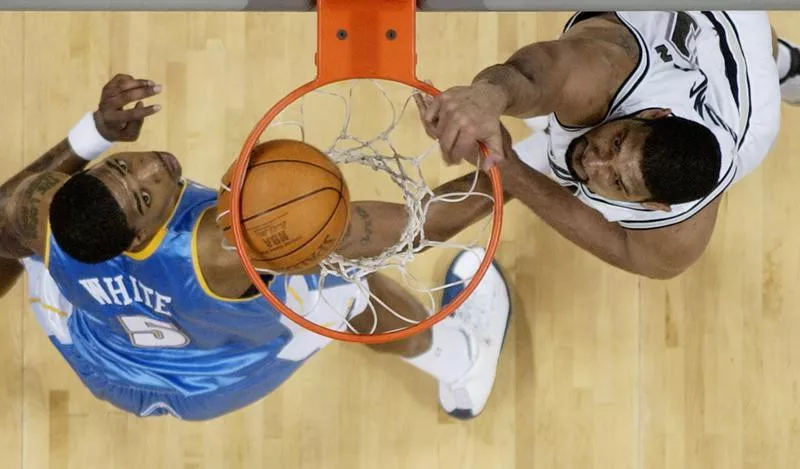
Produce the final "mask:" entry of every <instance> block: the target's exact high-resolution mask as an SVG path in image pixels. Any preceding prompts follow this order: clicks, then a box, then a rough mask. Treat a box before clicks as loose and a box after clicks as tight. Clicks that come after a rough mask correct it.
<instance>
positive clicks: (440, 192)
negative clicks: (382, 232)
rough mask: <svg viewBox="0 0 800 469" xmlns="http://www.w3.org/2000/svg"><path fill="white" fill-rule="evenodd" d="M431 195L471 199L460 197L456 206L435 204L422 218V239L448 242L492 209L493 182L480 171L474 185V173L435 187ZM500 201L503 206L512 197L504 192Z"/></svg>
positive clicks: (440, 202)
mask: <svg viewBox="0 0 800 469" xmlns="http://www.w3.org/2000/svg"><path fill="white" fill-rule="evenodd" d="M473 185H474V187H473ZM433 193H434V196H435V197H441V196H446V195H448V194H466V193H469V194H470V195H469V196H467V197H463V200H462V198H458V200H459V202H446V201H443V200H434V202H433V203H431V204H430V207H429V209H428V213H427V214H426V216H425V238H426V239H428V240H430V241H436V242H444V241H447V240H448V239H450V238H452V237H453V236H455V235H456V234H458V233H459V232H460V231H462V230H464V229H465V228H467V227H468V226H470V225H472V224H473V223H475V222H477V221H478V220H481V219H482V218H484V217H486V216H487V215H489V214H490V213H491V212H492V210H493V209H494V202H495V201H494V197H493V193H492V180H491V178H489V176H488V175H487V174H486V173H484V172H483V171H480V172H478V173H477V181H476V173H475V172H470V173H468V174H465V175H463V176H461V177H459V178H456V179H453V180H451V181H448V182H446V183H444V184H442V185H440V186H438V187H436V188H435V189H434V190H433ZM490 197H491V198H490ZM503 198H504V203H508V202H509V201H510V200H511V199H512V198H513V197H512V196H511V194H509V193H508V191H505V193H504V197H503Z"/></svg>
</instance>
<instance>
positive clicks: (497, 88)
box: [472, 77, 509, 116]
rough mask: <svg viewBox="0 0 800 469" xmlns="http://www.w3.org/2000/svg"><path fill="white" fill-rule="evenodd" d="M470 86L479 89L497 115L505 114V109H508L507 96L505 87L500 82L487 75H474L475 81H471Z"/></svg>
mask: <svg viewBox="0 0 800 469" xmlns="http://www.w3.org/2000/svg"><path fill="white" fill-rule="evenodd" d="M472 86H473V87H474V88H477V89H480V90H481V92H482V94H483V96H484V99H486V100H487V102H488V104H489V105H490V107H491V110H492V111H494V112H495V113H496V114H497V115H498V116H501V115H503V114H505V112H506V109H508V101H509V97H508V92H507V91H506V88H505V87H504V86H503V85H502V84H499V83H496V82H494V81H492V80H490V79H489V78H488V77H485V78H481V77H476V79H475V81H473V82H472Z"/></svg>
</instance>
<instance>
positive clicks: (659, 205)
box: [642, 202, 672, 212]
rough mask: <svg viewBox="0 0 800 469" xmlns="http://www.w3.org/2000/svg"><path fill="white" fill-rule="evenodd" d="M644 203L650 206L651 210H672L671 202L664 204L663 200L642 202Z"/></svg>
mask: <svg viewBox="0 0 800 469" xmlns="http://www.w3.org/2000/svg"><path fill="white" fill-rule="evenodd" d="M642 205H643V206H645V207H646V208H649V209H650V210H659V211H662V212H671V211H672V207H670V206H669V204H664V203H661V202H642Z"/></svg>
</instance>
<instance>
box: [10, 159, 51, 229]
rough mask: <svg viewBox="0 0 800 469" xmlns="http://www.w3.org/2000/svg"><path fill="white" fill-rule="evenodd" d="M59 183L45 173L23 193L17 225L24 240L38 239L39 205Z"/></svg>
mask: <svg viewBox="0 0 800 469" xmlns="http://www.w3.org/2000/svg"><path fill="white" fill-rule="evenodd" d="M58 183H59V179H58V178H57V177H55V176H54V175H53V174H50V173H43V174H40V175H39V176H37V177H36V179H34V180H33V181H31V183H30V185H29V186H28V187H27V188H25V191H24V192H23V193H22V200H20V201H19V204H20V205H19V208H18V210H19V212H18V215H17V219H16V220H15V221H16V224H17V231H18V232H19V234H20V236H22V237H24V238H30V239H33V238H36V235H37V233H38V231H39V224H40V223H41V220H40V219H39V205H40V204H41V202H42V197H43V196H44V194H46V193H47V191H49V190H50V189H52V188H53V187H55V186H56V185H57V184H58Z"/></svg>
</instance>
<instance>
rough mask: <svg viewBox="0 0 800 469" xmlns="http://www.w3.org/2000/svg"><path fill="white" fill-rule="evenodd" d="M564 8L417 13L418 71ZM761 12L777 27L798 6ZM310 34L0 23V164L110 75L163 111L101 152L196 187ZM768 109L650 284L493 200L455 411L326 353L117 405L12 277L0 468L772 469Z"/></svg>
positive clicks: (774, 227) (773, 160)
mask: <svg viewBox="0 0 800 469" xmlns="http://www.w3.org/2000/svg"><path fill="white" fill-rule="evenodd" d="M568 16H569V15H568V14H566V13H559V14H553V13H548V14H535V13H520V14H512V13H508V14H493V13H483V14H472V13H470V14H467V13H463V14H455V13H451V14H444V13H438V14H434V13H427V14H420V15H419V32H418V37H419V46H418V49H419V51H418V53H419V75H420V76H421V77H422V78H427V79H430V80H432V81H433V82H434V84H436V85H437V86H439V87H440V88H444V87H448V86H452V85H455V84H463V83H466V82H468V81H469V80H470V79H471V77H472V76H473V74H474V73H475V72H477V71H478V70H480V69H481V68H482V67H484V66H486V65H489V64H491V63H495V62H496V61H498V60H501V59H504V58H505V57H507V56H508V55H509V54H510V53H512V52H513V51H514V50H515V49H516V48H518V47H520V46H522V45H524V44H527V43H529V42H531V41H534V40H539V39H551V38H554V37H555V36H556V35H557V34H558V32H559V31H560V29H561V27H562V25H563V23H564V21H565V20H566V18H567V17H568ZM772 18H773V19H774V24H775V27H776V29H777V30H778V32H779V33H780V34H781V35H786V37H789V38H792V39H794V40H795V41H800V29H798V28H797V24H800V13H775V14H773V15H772ZM314 31H315V30H314V17H313V15H311V14H242V13H233V14H222V13H213V14H211V13H209V14H185V13H160V14H106V13H94V14H67V13H52V14H39V13H37V14H34V13H31V14H16V13H4V14H0V64H2V67H0V103H1V104H2V112H0V142H2V143H3V146H4V151H3V152H2V153H0V168H2V174H3V176H4V177H7V176H9V175H11V174H12V173H14V172H15V171H17V170H18V169H19V168H21V167H22V166H23V163H24V162H25V161H29V160H32V159H34V158H35V157H36V156H37V155H39V154H41V153H42V152H44V151H45V150H46V149H48V148H49V147H50V146H51V145H52V144H54V143H56V142H57V141H59V140H60V139H61V138H63V137H64V136H65V134H66V132H67V131H68V129H69V128H70V126H71V125H72V124H73V122H74V121H75V120H77V119H78V118H79V116H80V115H81V114H82V113H83V112H85V111H87V110H91V109H93V106H95V105H96V101H97V98H98V96H99V90H100V87H101V86H102V84H103V83H105V81H106V80H107V79H108V78H109V77H110V76H111V75H112V74H113V73H116V72H127V73H130V74H133V75H136V76H141V77H148V78H151V79H153V80H156V81H157V82H159V83H162V84H164V87H165V91H164V93H163V94H162V96H160V97H159V98H158V102H160V103H161V104H162V106H163V108H164V109H163V110H162V112H161V113H160V114H159V115H158V116H157V117H155V118H153V119H152V120H151V121H150V122H148V123H147V124H146V128H145V131H144V133H143V135H142V137H141V139H140V142H139V143H137V144H134V145H119V148H125V147H128V148H141V149H145V148H147V149H151V148H159V149H165V150H169V151H172V152H173V153H175V154H176V155H177V156H178V157H179V158H180V159H181V160H182V161H183V163H184V165H185V167H186V172H187V175H188V176H189V177H192V178H194V179H196V180H198V181H199V182H203V183H206V184H211V185H215V184H216V181H217V180H218V178H219V175H220V174H222V172H223V171H224V169H225V168H226V167H227V166H228V164H229V163H230V161H231V159H232V158H233V157H234V155H236V153H237V152H238V150H239V148H240V145H241V142H242V139H243V138H244V137H245V135H246V134H247V132H248V131H249V129H250V127H251V125H252V124H253V122H254V121H255V120H256V119H257V117H259V116H260V115H261V113H262V112H263V111H264V110H265V108H266V107H267V106H269V105H271V104H272V103H274V102H275V101H276V100H277V99H278V98H280V97H282V96H283V95H284V94H286V93H287V92H288V91H289V90H290V89H292V88H294V87H295V86H296V85H298V84H300V83H301V82H305V81H306V80H308V79H310V78H311V77H312V76H313V70H314V69H313V50H314V41H315V39H314V36H315V34H314ZM475 38H478V40H477V42H476V40H475ZM782 123H783V128H782V131H781V133H780V137H779V139H778V142H777V143H776V145H775V147H774V149H773V151H772V154H771V156H770V157H769V158H768V159H767V161H766V162H765V163H764V165H763V166H762V167H761V168H760V170H759V171H758V172H756V173H754V174H752V175H750V176H749V177H747V178H746V179H745V180H744V181H742V182H741V183H739V184H738V185H736V186H735V187H734V188H733V189H732V190H731V191H730V192H729V193H728V195H727V196H726V197H725V200H724V202H723V204H722V207H721V213H720V219H719V222H718V225H717V229H716V232H715V234H714V237H713V241H712V243H711V246H710V247H709V249H708V251H707V253H706V254H705V256H704V257H703V259H702V260H701V261H700V262H699V263H698V264H697V265H696V266H695V267H694V268H692V269H691V271H689V272H688V273H686V274H685V275H683V276H682V277H680V278H678V279H675V280H672V281H668V282H663V281H651V280H645V279H640V278H636V277H634V276H632V275H629V274H626V273H623V272H620V271H617V270H615V269H613V268H610V267H607V266H605V265H603V264H601V263H600V262H599V261H597V260H595V259H594V258H592V257H590V256H589V255H587V254H585V253H583V252H581V251H579V250H578V249H576V248H575V247H573V246H572V245H570V244H569V243H567V242H566V241H564V240H562V239H560V237H559V236H557V235H556V234H554V232H552V231H551V230H550V229H549V228H548V227H546V226H545V225H544V224H542V223H541V222H540V221H538V220H537V219H536V217H535V216H533V215H531V214H529V213H527V212H526V211H525V210H524V209H523V208H522V207H521V206H519V205H518V204H517V203H516V202H515V203H512V204H511V205H509V207H508V209H507V212H506V213H507V217H506V219H507V222H506V225H505V230H504V233H503V242H502V244H501V247H500V250H499V260H500V261H501V263H502V265H503V267H504V268H505V270H506V272H507V274H508V275H507V276H508V278H509V280H510V282H511V283H512V286H513V288H514V308H515V315H514V318H513V322H512V328H511V332H510V337H509V342H508V344H507V345H506V349H505V352H504V355H503V357H502V364H501V367H500V370H499V375H498V378H497V386H496V392H495V394H494V395H493V397H492V399H491V401H490V403H489V405H488V408H487V409H486V411H485V413H484V415H482V416H481V417H480V418H478V419H476V420H474V421H472V422H468V423H464V422H460V421H455V420H452V419H450V418H448V417H447V416H446V415H444V414H442V413H441V412H440V411H439V410H438V407H437V394H436V392H437V391H436V385H435V383H434V382H433V380H431V379H426V378H424V377H423V376H421V374H420V373H419V372H417V371H416V370H414V369H412V368H411V367H409V366H407V365H405V364H403V363H401V362H400V361H398V360H395V359H393V358H391V357H387V356H379V355H377V354H375V353H371V352H370V351H368V350H366V349H364V348H360V347H358V346H353V345H338V344H334V345H332V346H330V347H329V348H327V349H326V350H324V351H323V352H321V353H320V354H319V355H318V356H316V357H315V358H314V359H313V360H311V362H310V363H309V364H308V365H307V366H305V367H303V368H302V369H301V370H300V371H299V372H298V373H297V374H296V375H295V376H294V377H293V378H292V379H291V380H290V381H289V382H288V383H287V384H286V385H285V386H283V387H282V388H280V390H279V391H277V392H275V393H274V394H272V395H270V396H269V397H268V398H266V399H264V400H263V401H262V402H259V403H257V404H255V405H253V406H251V407H249V408H247V409H245V410H242V411H239V412H236V413H234V414H231V415H229V416H226V417H225V418H222V419H219V420H216V421H211V422H205V423H182V422H178V421H175V420H171V419H167V418H162V419H157V420H153V419H144V420H142V419H137V418H133V417H129V416H127V415H126V414H123V413H121V412H119V411H117V410H115V409H113V408H112V407H111V406H109V405H106V404H104V403H101V402H99V401H97V400H96V399H94V398H93V397H92V396H91V394H90V393H89V392H88V391H87V390H85V389H84V387H83V386H82V385H81V384H80V382H79V381H78V379H77V378H76V377H75V376H74V375H73V373H72V372H71V370H70V369H69V368H68V367H67V365H66V364H65V363H64V362H63V361H62V359H61V357H60V356H59V355H58V353H57V352H56V351H55V349H54V348H53V347H52V346H51V345H50V343H49V341H48V340H47V338H46V337H45V335H44V334H43V333H42V332H41V330H40V329H39V327H38V325H37V323H36V322H35V319H34V318H33V315H32V314H31V313H30V312H29V311H28V310H27V305H26V300H25V296H24V285H23V284H22V283H23V282H20V285H18V286H17V287H16V288H15V289H14V290H13V291H12V292H11V293H10V294H8V295H7V296H6V297H5V298H3V299H2V300H0V312H2V314H0V334H2V337H0V362H1V363H2V364H1V365H0V455H2V459H3V460H2V462H0V467H2V468H3V469H44V468H50V469H62V468H64V469H66V468H70V469H78V468H80V469H110V468H132V469H133V468H136V469H140V468H148V469H155V468H168V469H177V468H187V469H189V468H192V469H201V468H213V469H228V468H230V469H233V468H259V469H261V468H263V469H267V468H269V469H272V468H280V469H323V468H337V469H338V468H341V469H351V468H353V469H356V468H360V469H372V468H376V467H379V468H381V469H462V468H464V469H466V468H479V469H634V468H636V469H794V468H796V467H797V464H798V461H800V236H798V235H797V234H796V233H795V232H794V229H795V228H798V230H800V205H798V202H797V200H798V194H800V189H798V186H797V180H798V178H800V133H799V132H798V130H800V109H795V108H789V107H784V114H783V122H782ZM512 128H513V130H514V133H515V135H516V136H517V137H522V136H524V135H525V131H524V128H523V127H522V126H520V125H519V124H514V125H512ZM454 171H458V170H454V169H452V168H448V169H442V170H441V171H440V172H439V173H434V175H435V176H436V177H438V178H439V179H440V180H444V179H446V178H448V177H450V176H452V175H453V172H454ZM432 182H434V183H435V182H436V181H432ZM367 184H368V183H367ZM359 190H362V191H367V192H369V190H370V188H369V187H368V186H364V187H361V188H359ZM431 268H432V269H433V270H434V271H436V272H443V270H444V268H445V267H444V265H435V266H432V267H431ZM436 269H438V270H436Z"/></svg>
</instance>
